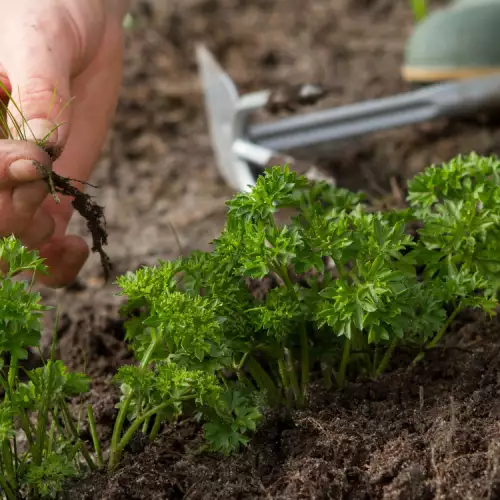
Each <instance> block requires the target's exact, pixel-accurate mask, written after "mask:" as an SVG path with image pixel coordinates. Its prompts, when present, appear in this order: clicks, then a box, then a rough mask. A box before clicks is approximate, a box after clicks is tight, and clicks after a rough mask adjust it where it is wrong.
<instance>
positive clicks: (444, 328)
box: [412, 305, 461, 366]
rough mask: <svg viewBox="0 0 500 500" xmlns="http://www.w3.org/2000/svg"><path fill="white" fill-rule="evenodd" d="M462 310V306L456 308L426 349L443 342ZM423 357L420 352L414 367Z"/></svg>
mask: <svg viewBox="0 0 500 500" xmlns="http://www.w3.org/2000/svg"><path fill="white" fill-rule="evenodd" d="M460 310H461V307H460V305H458V306H457V307H455V309H454V310H453V312H452V313H451V314H450V316H449V317H448V319H447V320H446V322H445V323H444V325H443V326H442V327H441V329H440V330H439V332H438V333H437V334H436V336H435V337H434V338H433V339H432V340H431V341H430V342H429V343H428V344H427V346H426V349H433V348H434V347H436V345H437V344H438V342H439V341H440V340H441V338H442V336H443V335H444V334H445V332H446V330H447V329H448V327H449V326H450V325H451V323H452V322H453V320H454V319H455V318H456V316H457V314H458V313H459V312H460ZM423 357H424V352H423V351H421V352H419V353H418V354H417V356H416V357H415V359H414V360H413V363H412V365H413V366H415V365H416V364H417V363H418V362H419V361H420V360H421V359H422V358H423Z"/></svg>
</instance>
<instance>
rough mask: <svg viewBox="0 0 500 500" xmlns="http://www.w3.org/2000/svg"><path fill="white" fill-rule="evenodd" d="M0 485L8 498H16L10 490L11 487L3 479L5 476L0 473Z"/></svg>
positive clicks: (9, 499)
mask: <svg viewBox="0 0 500 500" xmlns="http://www.w3.org/2000/svg"><path fill="white" fill-rule="evenodd" d="M0 486H1V487H2V490H3V491H4V493H5V495H6V496H7V498H8V500H16V495H15V494H14V492H13V491H12V488H11V487H10V486H9V484H8V483H7V481H6V480H5V476H3V475H0Z"/></svg>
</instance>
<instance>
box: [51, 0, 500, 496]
mask: <svg viewBox="0 0 500 500" xmlns="http://www.w3.org/2000/svg"><path fill="white" fill-rule="evenodd" d="M169 4H170V2H169ZM171 4H172V5H169V6H168V7H167V8H166V10H165V11H164V12H160V11H158V12H156V13H155V12H154V7H152V8H151V9H152V10H151V9H148V8H146V7H145V5H142V6H141V5H139V2H134V10H135V14H136V15H137V17H136V21H137V23H138V24H137V28H136V30H137V31H136V32H130V33H129V34H128V35H127V56H126V57H127V60H126V71H125V73H126V74H125V82H124V87H123V90H122V99H121V104H120V108H119V111H118V114H117V117H116V120H115V126H114V130H113V133H112V135H111V137H110V141H109V143H108V146H107V150H106V152H105V155H104V156H103V159H102V160H101V163H100V165H99V168H98V170H97V172H96V174H95V176H94V178H93V179H92V182H93V183H94V184H97V185H99V186H101V189H100V191H99V193H98V200H99V201H100V202H101V203H102V204H104V205H105V207H106V214H107V220H108V229H109V247H108V252H109V255H110V257H111V259H112V261H113V263H114V266H115V267H114V274H115V276H116V275H119V274H122V273H124V272H126V271H127V270H135V269H136V268H138V267H139V266H140V265H141V264H153V263H155V262H156V260H157V259H158V258H163V259H166V258H173V257H176V256H177V255H179V254H180V253H184V254H186V253H187V252H189V251H190V250H192V249H207V248H208V245H209V242H210V241H211V240H212V239H213V238H214V237H215V236H217V235H218V232H219V231H220V229H221V228H222V225H223V222H224V217H225V208H224V202H225V201H226V199H228V198H229V197H230V196H231V192H230V190H229V189H228V188H227V187H226V186H224V185H223V183H222V182H221V181H220V180H219V178H218V175H217V172H216V169H215V166H214V163H213V159H212V152H211V149H210V144H209V139H208V136H207V133H206V125H205V116H204V110H203V106H202V99H201V95H200V93H199V89H198V79H197V72H196V71H197V70H196V65H195V61H194V54H193V48H194V44H195V43H196V42H198V41H203V42H205V43H207V45H208V46H209V48H210V49H211V50H213V51H214V53H215V55H216V57H217V58H218V59H219V60H220V61H221V63H222V64H223V66H224V67H225V68H226V69H227V70H228V71H229V72H230V74H231V75H232V76H233V77H234V78H235V80H236V82H237V84H238V86H239V88H240V89H241V90H242V91H244V90H246V91H249V90H257V89H261V88H266V87H268V86H273V87H279V86H282V85H283V84H295V83H297V84H300V83H311V82H319V83H323V84H325V85H327V86H329V87H331V94H330V96H329V97H328V99H326V100H325V101H324V102H322V103H321V105H322V106H324V105H335V104H343V103H348V102H354V101H357V100H360V99H367V98H371V97H380V96H384V95H390V94H392V93H394V92H399V91H403V90H405V89H406V86H405V84H403V83H402V82H401V81H400V77H399V65H400V63H401V57H402V50H403V46H404V40H405V37H406V36H407V35H408V33H409V31H410V29H411V22H412V19H411V13H410V12H409V9H408V8H407V5H406V3H405V2H393V1H387V0H371V1H367V0H364V1H361V0H356V1H355V0H334V1H332V0H324V1H323V0H322V1H315V2H311V7H310V10H309V13H308V14H307V15H306V16H304V9H303V5H304V3H303V1H301V0H294V1H290V0H288V1H282V0H259V1H258V2H257V1H255V2H243V1H240V2H238V1H230V0H212V1H209V0H206V1H197V0H194V1H190V2H187V1H183V2H177V3H176V2H171ZM176 5H177V7H176ZM257 26H258V27H259V30H258V32H257V31H256V27H257ZM499 138H500V131H499V129H498V127H497V126H496V125H495V124H494V123H492V122H491V119H490V120H489V121H485V120H476V121H471V122H470V123H465V122H460V123H457V122H454V123H448V122H447V121H440V122H439V123H437V122H436V123H433V124H425V125H422V126H419V127H413V128H411V129H405V130H399V131H394V132H386V133H384V134H379V135H378V136H376V137H371V138H367V139H366V140H365V141H363V142H362V143H361V144H360V143H359V142H358V143H357V144H356V145H353V147H352V148H350V149H349V150H346V151H345V152H343V153H342V154H341V155H340V156H339V157H337V158H335V159H331V158H327V159H321V161H320V164H321V165H322V166H323V167H325V168H326V169H327V170H328V172H329V173H331V174H332V175H334V176H335V178H336V179H337V182H338V183H339V185H341V186H343V187H347V188H350V189H362V190H364V191H366V192H368V193H369V194H370V195H372V196H373V197H375V198H377V199H380V198H382V199H383V200H384V201H385V203H388V204H394V203H396V202H398V197H399V196H400V194H401V191H400V187H401V186H403V185H404V180H405V179H406V178H408V177H411V176H412V175H413V174H415V173H416V172H418V171H420V170H422V169H423V168H424V167H426V166H427V165H429V164H431V163H434V162H441V161H446V160H448V159H450V158H451V157H453V156H454V155H456V154H458V153H464V152H468V151H470V150H476V151H477V152H478V153H480V154H489V153H498V152H499V149H500V147H499V146H498V140H499ZM398 186H399V187H398ZM80 224H81V222H80V221H79V220H76V218H75V221H74V223H73V228H74V229H75V230H76V231H81V232H82V234H85V228H84V227H80ZM173 228H175V231H174V229H173ZM178 240H179V241H178ZM179 244H180V246H179ZM100 273H101V271H100V263H99V260H98V259H96V258H93V259H92V261H91V263H90V264H89V265H88V266H87V268H86V269H85V271H84V272H83V274H82V277H81V279H80V280H79V283H77V284H75V285H74V286H72V287H71V288H70V289H65V290H60V291H57V292H45V295H46V298H47V301H48V302H49V303H53V304H55V303H57V304H58V305H59V310H60V312H61V313H62V316H61V318H60V322H59V331H58V335H59V343H58V350H57V354H58V356H60V357H61V359H63V360H64V361H65V362H66V363H67V364H68V366H69V367H70V368H71V369H82V367H83V365H84V363H85V367H86V372H87V373H88V374H89V375H90V376H91V377H92V378H93V381H94V382H93V386H92V394H91V401H92V403H93V404H94V411H95V413H96V419H97V424H98V429H99V431H100V433H101V436H102V437H103V439H104V440H105V439H106V438H109V433H110V431H111V426H112V424H113V418H114V412H113V405H114V403H115V401H116V397H117V391H116V389H114V387H113V385H112V384H111V381H110V380H111V376H112V375H113V374H114V373H115V371H116V369H117V368H118V367H119V366H120V365H122V364H123V363H128V362H131V357H130V354H129V353H128V352H127V350H126V347H125V344H124V343H123V327H122V324H121V322H120V320H119V317H118V305H119V303H120V299H119V298H118V297H116V296H115V295H113V294H114V293H115V292H116V291H117V287H116V286H114V285H112V284H111V283H109V284H107V285H106V286H104V287H102V278H101V275H100ZM50 331H51V325H50V321H48V324H47V336H46V339H45V340H46V342H45V345H46V346H48V345H49V343H50ZM452 331H453V332H454V335H450V336H448V340H447V344H448V345H447V346H446V347H447V349H439V350H436V351H434V352H432V353H430V354H429V355H427V356H426V357H425V358H424V360H423V362H422V363H421V364H420V365H419V366H417V367H416V368H414V369H412V370H410V371H407V370H406V369H405V367H406V366H407V364H408V363H407V360H405V359H401V358H400V357H396V358H395V359H394V360H393V366H392V367H391V370H392V371H391V372H390V373H388V374H386V375H384V376H383V377H382V378H380V379H379V380H378V381H376V382H359V383H356V384H351V385H349V386H348V387H347V388H346V389H345V390H344V391H343V392H342V393H336V392H333V391H330V392H325V391H324V390H322V389H320V388H319V387H318V388H313V390H311V394H312V398H311V399H312V401H311V406H310V408H309V409H307V410H301V411H296V412H292V413H286V412H280V413H279V414H275V413H273V414H270V415H268V416H267V417H266V419H265V421H264V422H263V425H262V427H261V429H260V431H259V432H258V434H257V435H256V436H255V437H254V438H253V440H252V442H251V445H250V447H249V448H248V449H247V450H246V451H244V452H243V453H242V454H240V455H238V456H236V457H232V458H223V457H221V456H218V455H211V454H199V453H196V452H197V450H198V448H199V446H200V443H201V439H200V434H199V432H198V429H197V427H196V426H195V424H193V423H192V422H190V421H185V422H181V423H180V424H179V425H177V426H176V427H173V428H168V429H166V430H165V431H164V432H163V434H162V435H161V437H160V439H159V440H158V442H157V443H155V444H154V445H151V446H143V443H140V442H138V443H135V445H134V450H133V451H134V452H133V453H131V454H130V455H128V456H127V458H126V461H125V463H124V466H123V467H122V468H121V469H120V470H119V471H118V472H116V473H114V474H112V475H109V476H95V475H94V476H92V477H91V478H89V479H88V480H85V481H83V482H81V483H80V484H77V485H75V486H74V487H73V488H72V489H71V490H70V492H69V494H68V496H69V497H70V498H72V499H77V498H81V499H96V500H97V499H102V500H108V499H131V500H133V499H153V498H161V499H164V498H165V499H181V498H189V499H194V498H200V499H211V498H214V499H215V498H221V499H222V498H230V499H232V498H235V499H237V498H241V499H244V498H245V499H247V498H248V499H250V498H269V499H274V498H276V499H277V498H282V499H299V498H303V499H309V498H317V499H321V498H335V499H336V498H353V499H354V498H359V499H361V498H384V499H401V500H403V499H412V498H414V499H426V498H429V499H430V498H449V499H455V498H471V499H475V498H478V499H479V498H496V497H497V496H498V495H500V490H499V485H498V481H499V479H500V478H499V476H498V461H499V460H500V441H499V437H500V427H499V426H498V418H499V416H500V406H499V403H498V401H497V399H498V389H499V380H500V379H499V373H500V342H499V341H498V340H497V336H498V333H499V331H500V325H499V323H498V320H496V319H495V320H493V321H488V320H487V319H486V318H484V317H483V316H482V315H480V314H479V313H478V314H465V313H464V314H462V315H461V316H459V317H458V319H457V320H456V321H455V323H454V325H453V328H452Z"/></svg>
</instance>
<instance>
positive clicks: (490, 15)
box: [401, 0, 500, 83]
mask: <svg viewBox="0 0 500 500" xmlns="http://www.w3.org/2000/svg"><path fill="white" fill-rule="evenodd" d="M499 26H500V0H456V1H455V2H453V3H452V4H451V5H450V6H449V7H447V8H445V9H441V10H439V11H435V12H432V13H430V14H428V15H427V17H426V18H425V19H424V20H423V21H421V22H420V23H418V24H417V25H416V26H415V29H414V31H413V33H412V35H411V37H410V38H409V40H408V42H407V45H406V51H405V60H404V64H403V67H402V70H401V72H402V76H403V78H404V79H405V80H407V81H409V82H415V83H427V82H437V81H445V80H455V79H461V78H472V77H479V76H482V75H488V74H493V73H498V72H500V36H499Z"/></svg>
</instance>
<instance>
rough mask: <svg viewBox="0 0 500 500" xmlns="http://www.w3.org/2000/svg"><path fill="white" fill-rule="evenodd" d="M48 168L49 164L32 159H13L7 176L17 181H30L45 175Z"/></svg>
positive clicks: (48, 170)
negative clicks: (41, 163)
mask: <svg viewBox="0 0 500 500" xmlns="http://www.w3.org/2000/svg"><path fill="white" fill-rule="evenodd" d="M50 170H51V168H50V166H49V167H46V166H45V165H40V164H38V163H37V162H35V161H33V160H24V159H23V160H15V161H13V162H12V163H11V164H10V166H9V177H10V178H11V179H12V180H14V181H17V182H31V181H35V180H38V179H42V178H44V177H47V175H46V174H47V173H49V172H50ZM44 171H45V172H44Z"/></svg>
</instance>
